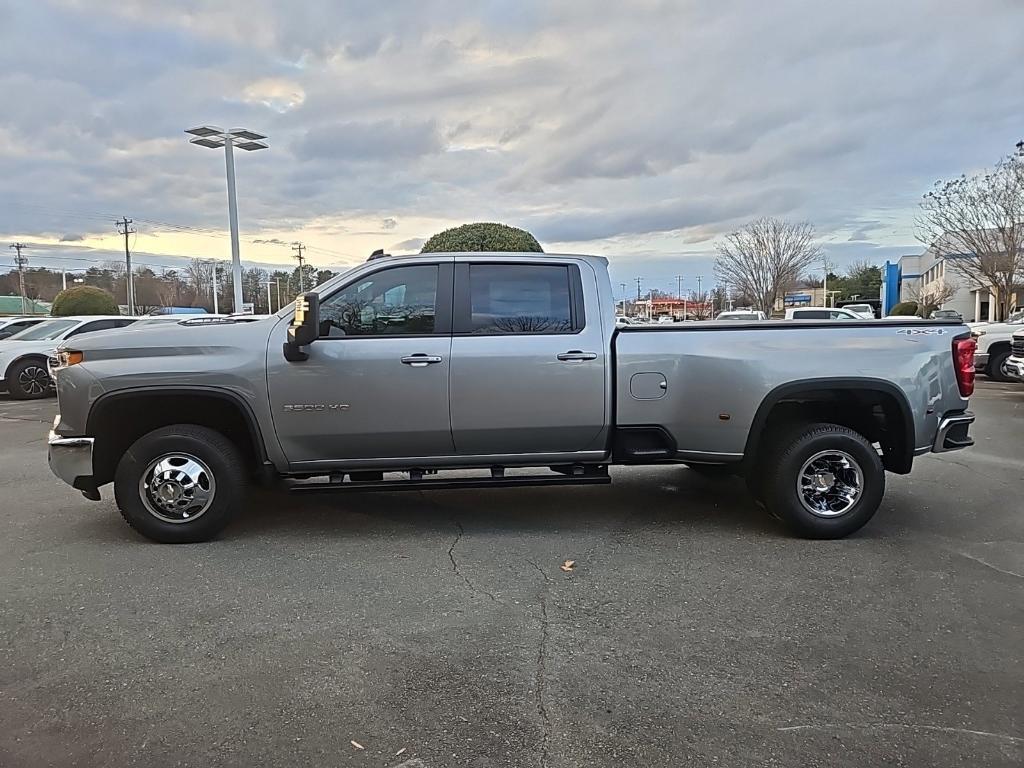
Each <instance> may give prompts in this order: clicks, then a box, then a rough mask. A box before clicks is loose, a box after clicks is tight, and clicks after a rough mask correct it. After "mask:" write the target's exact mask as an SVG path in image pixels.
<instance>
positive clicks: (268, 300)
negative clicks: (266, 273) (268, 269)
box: [267, 280, 281, 315]
mask: <svg viewBox="0 0 1024 768" xmlns="http://www.w3.org/2000/svg"><path fill="white" fill-rule="evenodd" d="M278 304H279V305H280V302H278ZM278 309H279V310H280V309H281V307H280V306H278ZM273 313H274V310H273V305H272V304H271V303H270V281H269V280H267V314H268V315H271V314H273Z"/></svg>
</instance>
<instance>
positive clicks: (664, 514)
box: [79, 467, 788, 543]
mask: <svg viewBox="0 0 1024 768" xmlns="http://www.w3.org/2000/svg"><path fill="white" fill-rule="evenodd" d="M613 477H614V481H613V483H612V485H608V486H587V487H580V488H572V487H567V486H558V487H550V488H505V489H481V490H448V491H426V492H418V491H397V492H393V493H339V494H292V493H289V492H288V491H287V490H285V489H278V488H270V489H267V488H254V489H252V491H251V492H250V494H249V496H248V499H247V502H246V504H245V505H244V507H243V508H242V510H241V511H240V512H239V514H238V515H237V517H236V518H235V520H234V521H233V522H232V523H231V525H230V526H228V528H227V530H225V531H224V532H223V533H222V534H221V535H220V537H219V538H218V541H246V540H252V539H268V540H272V539H274V538H278V537H287V538H289V539H291V540H293V541H294V539H295V538H297V537H309V538H310V539H315V538H321V537H333V538H367V537H382V538H396V539H404V538H409V539H413V538H416V537H417V536H422V535H443V536H448V535H449V534H450V533H451V532H452V531H453V530H454V529H455V528H456V526H465V527H466V528H467V529H470V528H471V529H472V531H473V532H474V533H488V534H492V535H494V536H497V537H501V536H519V535H531V534H548V535H560V534H563V533H564V534H569V535H573V534H584V533H585V534H602V533H604V534H610V533H614V532H615V531H617V530H619V529H621V530H623V531H627V532H629V531H636V530H640V529H647V530H651V529H661V530H665V531H675V532H679V533H684V532H687V531H689V532H705V533H708V534H711V535H728V536H733V535H736V534H742V535H750V536H757V537H769V538H786V537H787V536H788V534H787V533H786V531H785V530H784V529H783V528H782V526H781V525H780V524H779V523H778V522H777V521H775V520H773V519H772V518H771V517H770V516H769V515H768V514H767V513H766V512H765V511H764V510H763V509H761V508H760V507H759V506H758V505H757V504H756V502H755V501H754V500H753V498H751V496H750V495H749V494H748V493H747V491H746V488H745V486H744V484H743V481H742V480H740V479H738V478H726V479H715V480H709V479H706V478H703V477H700V476H699V475H697V474H696V473H695V472H692V471H690V470H687V469H686V468H685V467H658V468H648V467H644V468H629V469H621V470H613ZM103 495H104V503H103V506H104V507H105V508H106V509H105V510H103V511H100V510H99V509H96V507H94V506H93V505H91V504H89V507H88V508H89V510H90V511H94V514H90V515H87V516H85V517H84V518H83V519H82V520H81V522H80V527H79V531H80V533H81V535H82V537H83V538H89V539H94V540H101V541H104V542H110V543H113V542H125V541H131V540H134V541H138V542H140V543H143V542H145V539H143V538H142V537H141V536H139V535H138V534H137V533H135V532H134V531H132V530H131V529H130V528H129V527H128V526H127V525H126V524H125V523H124V521H123V520H122V519H121V517H120V515H119V514H118V513H117V510H116V507H115V506H114V503H113V499H112V498H111V495H112V494H111V493H110V489H109V487H107V488H106V489H104V493H103Z"/></svg>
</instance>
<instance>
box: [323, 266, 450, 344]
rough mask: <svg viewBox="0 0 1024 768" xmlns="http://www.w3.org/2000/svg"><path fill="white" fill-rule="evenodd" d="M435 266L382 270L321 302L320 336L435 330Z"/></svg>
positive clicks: (393, 333)
mask: <svg viewBox="0 0 1024 768" xmlns="http://www.w3.org/2000/svg"><path fill="white" fill-rule="evenodd" d="M437 269H438V268H437V265H436V264H424V265H422V266H419V265H418V266H415V267H394V268H393V269H383V270H381V271H380V272H375V273H373V274H372V275H370V276H368V277H365V278H360V279H358V280H357V281H356V282H355V283H353V284H352V285H349V286H347V287H345V288H342V289H341V290H340V291H338V292H337V293H335V294H334V295H332V296H330V297H329V298H327V299H325V300H324V301H323V302H322V303H321V304H320V337H321V338H342V337H345V336H399V335H406V334H429V333H433V332H434V308H435V306H436V303H437Z"/></svg>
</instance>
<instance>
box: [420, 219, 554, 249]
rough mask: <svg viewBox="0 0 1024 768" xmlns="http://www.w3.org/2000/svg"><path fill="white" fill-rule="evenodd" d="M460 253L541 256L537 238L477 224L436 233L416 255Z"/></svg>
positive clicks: (504, 226)
mask: <svg viewBox="0 0 1024 768" xmlns="http://www.w3.org/2000/svg"><path fill="white" fill-rule="evenodd" d="M460 251H468V252H473V251H484V252H494V251H506V252H515V253H543V252H544V249H543V248H541V247H540V243H538V242H537V238H535V237H534V236H533V235H531V234H530V233H529V232H527V231H526V230H525V229H517V228H515V227H510V226H508V225H507V224H494V223H477V224H463V225H462V226H461V227H454V228H452V229H446V230H444V231H443V232H438V233H437V234H436V235H434V236H433V237H431V238H430V239H429V240H427V242H425V243H424V244H423V248H422V249H421V250H420V253H458V252H460Z"/></svg>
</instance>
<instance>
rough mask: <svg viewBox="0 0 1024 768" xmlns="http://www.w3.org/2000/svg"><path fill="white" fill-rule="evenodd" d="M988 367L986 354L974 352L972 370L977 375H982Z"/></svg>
mask: <svg viewBox="0 0 1024 768" xmlns="http://www.w3.org/2000/svg"><path fill="white" fill-rule="evenodd" d="M987 367H988V352H975V353H974V370H975V371H977V372H978V373H984V372H985V369H986V368H987Z"/></svg>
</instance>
